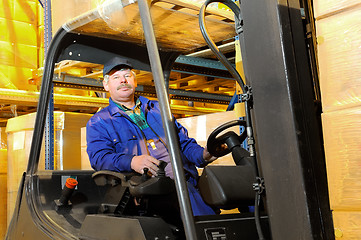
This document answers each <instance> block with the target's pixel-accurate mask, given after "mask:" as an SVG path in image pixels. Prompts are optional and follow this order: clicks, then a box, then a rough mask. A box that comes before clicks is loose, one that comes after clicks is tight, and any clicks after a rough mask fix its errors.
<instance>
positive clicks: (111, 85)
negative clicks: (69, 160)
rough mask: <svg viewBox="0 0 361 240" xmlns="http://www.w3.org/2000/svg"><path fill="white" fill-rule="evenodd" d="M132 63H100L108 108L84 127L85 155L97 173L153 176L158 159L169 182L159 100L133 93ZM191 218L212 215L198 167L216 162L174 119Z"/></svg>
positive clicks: (117, 61) (121, 60)
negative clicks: (200, 188) (201, 191)
mask: <svg viewBox="0 0 361 240" xmlns="http://www.w3.org/2000/svg"><path fill="white" fill-rule="evenodd" d="M132 68H133V67H132V66H131V64H130V63H129V62H128V61H127V60H125V59H122V58H119V57H115V58H113V59H111V60H110V61H109V62H107V63H106V64H105V65H104V69H103V75H104V81H103V86H104V89H105V90H106V91H108V92H109V94H110V98H109V106H108V107H106V108H104V109H102V110H101V111H99V112H97V113H96V114H94V116H93V117H92V118H91V119H90V120H89V122H88V124H87V152H88V155H89V159H90V162H91V166H92V167H93V168H94V169H95V170H111V171H119V172H131V171H135V172H138V173H141V174H142V173H143V169H144V168H148V169H149V172H150V173H151V174H153V175H156V172H157V170H158V165H159V163H160V160H162V161H165V162H167V163H168V165H167V166H166V168H165V172H166V175H167V176H169V177H171V178H173V172H172V167H171V163H170V157H169V153H168V148H167V143H166V139H165V133H164V129H163V125H162V119H161V114H160V109H159V104H158V102H157V101H151V100H149V99H147V98H145V97H142V96H136V95H135V88H136V86H137V80H136V78H135V74H134V72H132ZM175 125H176V130H177V133H178V136H179V143H180V148H181V155H182V161H183V166H184V171H185V175H186V179H187V185H188V191H189V195H190V201H191V205H192V210H193V214H194V215H195V216H197V215H209V214H214V211H213V209H212V208H211V207H209V206H208V205H207V204H206V203H204V201H203V199H202V198H201V196H200V194H199V192H198V189H197V188H196V186H197V181H198V172H197V169H196V166H205V165H207V164H208V163H210V162H212V161H214V160H215V159H216V158H215V157H213V156H211V155H210V154H209V152H208V151H207V150H206V149H205V148H203V147H201V146H199V145H198V144H197V143H196V141H195V140H194V139H193V138H189V137H188V133H187V130H186V129H185V128H184V127H183V126H181V125H180V124H179V123H178V122H177V121H175Z"/></svg>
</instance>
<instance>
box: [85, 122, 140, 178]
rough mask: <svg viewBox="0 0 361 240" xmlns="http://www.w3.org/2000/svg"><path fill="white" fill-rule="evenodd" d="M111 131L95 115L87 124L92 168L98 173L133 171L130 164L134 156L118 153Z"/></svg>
mask: <svg viewBox="0 0 361 240" xmlns="http://www.w3.org/2000/svg"><path fill="white" fill-rule="evenodd" d="M109 131H111V126H110V125H109V124H107V123H106V122H105V121H104V119H102V118H101V117H99V116H96V115H94V116H93V117H92V118H91V119H90V120H89V121H88V123H87V127H86V132H87V134H86V139H87V153H88V156H89V160H90V163H91V166H92V168H94V169H95V170H96V171H99V170H111V171H118V172H130V171H132V169H131V167H130V163H131V160H132V158H133V157H134V155H131V154H121V153H117V152H116V147H115V144H114V143H113V141H114V139H112V137H111V134H110V133H109Z"/></svg>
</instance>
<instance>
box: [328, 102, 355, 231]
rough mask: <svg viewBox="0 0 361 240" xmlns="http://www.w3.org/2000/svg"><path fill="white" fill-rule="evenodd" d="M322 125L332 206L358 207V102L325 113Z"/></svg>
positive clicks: (342, 207)
mask: <svg viewBox="0 0 361 240" xmlns="http://www.w3.org/2000/svg"><path fill="white" fill-rule="evenodd" d="M322 125H323V135H324V146H325V154H326V166H327V175H328V186H329V193H330V204H331V209H332V210H338V211H339V210H340V211H341V210H342V211H345V210H348V211H354V210H357V211H361V197H360V193H361V181H360V180H361V171H360V165H361V127H360V126H361V106H359V107H356V108H350V109H345V110H340V111H336V112H328V113H324V114H322ZM360 226H361V225H360ZM360 236H361V235H360Z"/></svg>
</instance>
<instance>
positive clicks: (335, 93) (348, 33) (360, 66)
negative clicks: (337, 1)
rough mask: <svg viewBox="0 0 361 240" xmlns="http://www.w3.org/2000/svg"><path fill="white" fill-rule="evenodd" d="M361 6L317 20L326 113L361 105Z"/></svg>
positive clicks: (321, 81) (321, 78)
mask: <svg viewBox="0 0 361 240" xmlns="http://www.w3.org/2000/svg"><path fill="white" fill-rule="evenodd" d="M356 19H361V5H359V6H358V7H357V8H353V9H349V10H348V11H346V12H342V13H339V14H337V15H333V16H330V17H327V18H325V19H321V20H319V21H316V29H317V41H318V46H317V49H318V62H319V71H320V87H321V96H322V108H323V111H324V112H329V111H335V110H338V109H345V108H350V107H355V106H357V105H360V104H361V61H360V56H361V48H360V46H361V21H356Z"/></svg>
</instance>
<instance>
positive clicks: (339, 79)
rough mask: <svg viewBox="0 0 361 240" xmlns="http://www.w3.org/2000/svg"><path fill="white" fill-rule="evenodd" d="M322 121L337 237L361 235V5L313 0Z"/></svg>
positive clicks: (328, 0)
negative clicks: (314, 0)
mask: <svg viewBox="0 0 361 240" xmlns="http://www.w3.org/2000/svg"><path fill="white" fill-rule="evenodd" d="M314 12H315V18H316V31H317V42H318V46H317V48H318V52H317V53H318V61H319V73H320V86H321V96H322V109H323V114H322V125H323V134H324V147H325V154H326V166H327V174H328V185H329V193H330V204H331V209H332V211H333V220H334V227H335V236H336V239H355V240H356V239H360V236H361V195H360V192H361V171H360V167H361V61H360V58H361V21H358V20H356V19H361V5H360V2H359V1H357V0H347V1H346V0H343V1H336V0H321V1H316V2H314Z"/></svg>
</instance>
